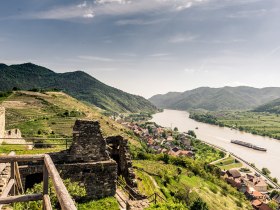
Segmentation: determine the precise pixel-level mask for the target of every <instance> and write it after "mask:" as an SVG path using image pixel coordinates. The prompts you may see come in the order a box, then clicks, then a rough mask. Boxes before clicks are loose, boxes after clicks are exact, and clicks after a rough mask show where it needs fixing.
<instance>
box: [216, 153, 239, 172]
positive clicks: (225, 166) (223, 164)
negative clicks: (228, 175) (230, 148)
mask: <svg viewBox="0 0 280 210" xmlns="http://www.w3.org/2000/svg"><path fill="white" fill-rule="evenodd" d="M215 165H216V166H218V167H219V168H220V169H222V170H229V169H232V168H241V167H242V163H240V162H238V160H236V159H235V158H233V157H231V156H229V157H227V158H226V159H223V160H221V161H218V162H217V163H216V164H215Z"/></svg>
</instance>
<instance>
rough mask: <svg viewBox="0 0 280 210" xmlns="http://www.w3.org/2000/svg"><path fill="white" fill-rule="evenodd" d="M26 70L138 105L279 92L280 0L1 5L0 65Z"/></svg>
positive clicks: (78, 0)
mask: <svg viewBox="0 0 280 210" xmlns="http://www.w3.org/2000/svg"><path fill="white" fill-rule="evenodd" d="M26 62H32V63H35V64H37V65H42V66H45V67H47V68H50V69H52V70H53V71H55V72H69V71H76V70H82V71H85V72H87V73H88V74H90V75H92V76H93V77H95V78H97V79H98V80H100V81H102V82H104V83H106V84H108V85H111V86H114V87H116V88H119V89H121V90H124V91H126V92H129V93H133V94H137V95H141V96H144V97H146V98H149V97H151V96H153V95H155V94H163V93H167V92H169V91H186V90H190V89H193V88H197V87H200V86H210V87H222V86H240V85H247V86H253V87H268V86H280V79H279V78H280V1H279V0H86V1H84V0H40V1H38V0H24V1H22V0H9V1H1V2H0V63H6V64H19V63H26Z"/></svg>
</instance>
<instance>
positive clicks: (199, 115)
mask: <svg viewBox="0 0 280 210" xmlns="http://www.w3.org/2000/svg"><path fill="white" fill-rule="evenodd" d="M190 117H191V118H193V119H195V120H197V121H200V122H205V123H209V124H214V125H219V126H226V127H230V128H233V129H238V130H240V131H246V132H249V133H252V134H257V135H262V136H269V137H272V138H276V139H279V140H280V115H279V114H274V113H262V112H251V111H221V112H197V111H194V112H193V113H191V116H190Z"/></svg>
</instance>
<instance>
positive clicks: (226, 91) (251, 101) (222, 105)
mask: <svg viewBox="0 0 280 210" xmlns="http://www.w3.org/2000/svg"><path fill="white" fill-rule="evenodd" d="M279 90H280V88H264V89H257V88H252V87H223V88H209V87H201V88H197V89H194V90H189V91H185V92H183V93H178V92H171V93H167V94H164V95H156V96H153V97H152V98H150V99H149V100H150V101H151V102H152V103H153V104H155V105H156V106H157V107H160V108H169V109H179V110H190V109H204V110H209V111H221V110H247V109H252V108H254V107H256V106H259V105H262V104H264V103H267V102H269V101H271V100H273V99H276V98H279V97H280V91H279ZM268 96H269V97H268Z"/></svg>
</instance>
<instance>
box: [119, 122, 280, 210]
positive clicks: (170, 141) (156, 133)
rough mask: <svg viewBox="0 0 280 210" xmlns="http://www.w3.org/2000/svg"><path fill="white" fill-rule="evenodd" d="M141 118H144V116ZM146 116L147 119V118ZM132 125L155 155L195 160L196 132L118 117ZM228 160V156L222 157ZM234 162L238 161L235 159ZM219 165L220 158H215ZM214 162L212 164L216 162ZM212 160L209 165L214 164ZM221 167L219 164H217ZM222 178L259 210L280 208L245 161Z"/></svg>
mask: <svg viewBox="0 0 280 210" xmlns="http://www.w3.org/2000/svg"><path fill="white" fill-rule="evenodd" d="M141 119H142V120H143V119H144V118H141ZM145 119H147V118H145ZM115 120H116V121H118V122H119V123H121V124H122V125H124V126H125V127H127V128H129V129H130V130H131V131H132V132H133V133H134V134H135V135H136V136H138V137H139V138H140V139H141V141H142V142H143V143H145V144H146V145H147V147H148V148H149V149H151V150H152V151H153V152H154V153H156V154H168V155H171V156H174V157H189V158H193V159H195V156H196V149H195V148H194V147H193V146H192V140H193V139H195V137H196V135H195V133H194V131H192V130H190V131H188V132H179V131H178V128H176V127H175V128H174V129H172V128H164V127H161V126H159V125H157V124H156V123H154V122H150V121H137V120H136V121H133V120H131V119H129V121H130V122H128V121H124V120H123V119H121V118H117V119H115ZM224 159H226V157H224V158H222V159H221V160H224ZM234 161H235V162H238V161H237V160H235V159H234ZM214 162H215V165H216V166H218V165H219V164H217V163H220V164H222V162H219V160H216V161H214ZM214 162H213V163H214ZM213 163H210V164H213ZM218 167H219V166H218ZM220 174H221V177H222V178H223V179H224V180H225V181H226V182H227V183H228V184H230V185H231V186H232V187H234V188H236V189H237V190H238V191H240V192H242V193H244V194H245V196H246V198H247V199H248V200H249V201H250V202H251V204H252V206H253V208H254V209H256V210H272V208H271V207H270V206H269V205H268V203H269V204H270V205H271V204H272V205H273V206H274V207H275V208H274V209H278V210H279V209H280V194H279V192H277V191H276V190H275V189H274V188H273V187H272V186H270V185H269V184H268V183H267V181H266V180H265V179H263V178H262V177H261V175H260V174H258V173H254V172H252V171H250V169H248V168H244V166H243V164H240V165H239V166H238V167H233V168H229V169H227V170H223V169H221V173H220Z"/></svg>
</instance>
